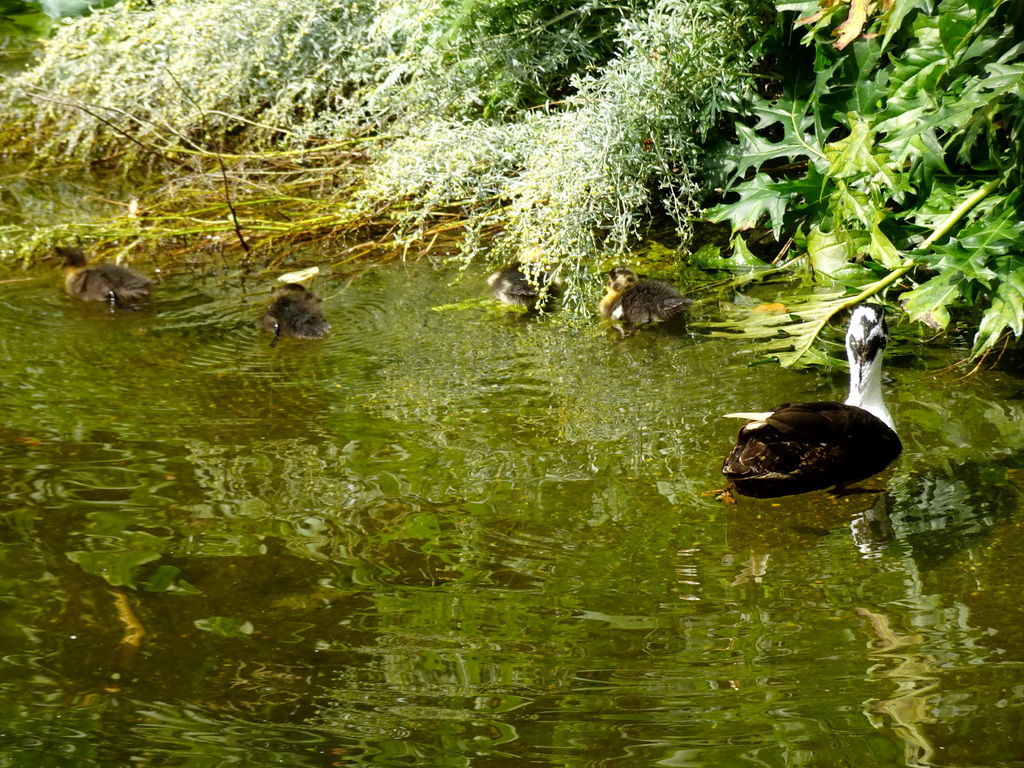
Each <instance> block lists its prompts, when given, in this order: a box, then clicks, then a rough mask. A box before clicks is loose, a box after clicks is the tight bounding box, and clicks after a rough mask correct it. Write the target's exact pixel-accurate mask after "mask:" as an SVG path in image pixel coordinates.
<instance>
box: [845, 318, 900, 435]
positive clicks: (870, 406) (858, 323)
mask: <svg viewBox="0 0 1024 768" xmlns="http://www.w3.org/2000/svg"><path fill="white" fill-rule="evenodd" d="M888 343H889V329H888V328H887V327H886V324H885V310H884V309H883V308H882V307H881V306H880V305H878V304H861V305H859V306H858V307H856V308H855V309H854V310H853V314H852V315H851V316H850V328H849V330H848V331H847V332H846V355H847V359H848V360H849V361H850V396H849V397H848V398H847V399H846V404H847V405H855V406H857V407H859V408H863V409H864V410H866V411H869V412H871V413H873V414H874V415H875V416H877V417H878V418H879V419H881V420H882V421H883V422H885V423H886V424H887V425H888V426H889V428H890V429H893V430H894V431H895V427H894V426H893V420H892V416H891V415H890V414H889V410H888V409H887V408H886V407H885V403H884V402H883V401H882V357H883V355H884V354H885V347H886V345H887V344H888Z"/></svg>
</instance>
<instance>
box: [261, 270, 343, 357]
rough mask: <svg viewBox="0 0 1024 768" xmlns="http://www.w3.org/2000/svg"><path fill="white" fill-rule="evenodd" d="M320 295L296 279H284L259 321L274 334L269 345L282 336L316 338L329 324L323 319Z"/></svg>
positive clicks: (324, 331) (275, 343)
mask: <svg viewBox="0 0 1024 768" xmlns="http://www.w3.org/2000/svg"><path fill="white" fill-rule="evenodd" d="M320 302H321V299H320V298H319V297H317V295H316V294H315V293H313V292H312V291H307V290H306V287H305V286H304V285H302V284H300V283H286V284H285V285H283V286H281V288H280V289H278V291H277V293H275V294H274V298H273V300H272V301H271V302H270V306H269V307H267V311H266V312H265V313H264V315H263V319H262V320H261V321H260V325H262V326H263V329H264V330H266V331H270V332H271V333H273V334H274V340H273V341H272V342H271V344H270V345H271V346H276V345H277V342H278V340H279V339H280V338H281V337H282V336H293V337H295V338H298V339H319V338H321V337H322V336H325V335H326V334H327V331H328V330H330V328H331V326H330V324H329V323H328V322H327V320H325V319H324V310H323V308H322V307H321V306H320Z"/></svg>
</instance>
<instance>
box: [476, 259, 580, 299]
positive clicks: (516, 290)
mask: <svg viewBox="0 0 1024 768" xmlns="http://www.w3.org/2000/svg"><path fill="white" fill-rule="evenodd" d="M527 271H529V274H527ZM487 284H488V285H489V286H491V292H492V293H493V294H494V298H496V299H497V300H498V301H500V302H502V303H504V304H511V305H513V306H517V307H529V308H530V309H541V308H544V307H547V306H548V305H549V304H550V303H551V300H552V299H554V298H555V297H557V296H558V294H559V293H560V292H561V290H562V278H561V277H559V275H558V269H557V268H555V269H549V270H544V269H543V268H537V269H530V268H529V267H525V266H524V264H523V262H521V261H513V262H512V263H511V264H507V265H506V266H504V267H502V268H501V269H499V270H498V271H497V272H495V273H494V274H493V275H491V276H490V277H489V278H487Z"/></svg>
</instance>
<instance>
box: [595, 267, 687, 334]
mask: <svg viewBox="0 0 1024 768" xmlns="http://www.w3.org/2000/svg"><path fill="white" fill-rule="evenodd" d="M605 291H606V293H605V295H604V298H603V299H601V304H600V305H599V308H600V310H601V314H602V315H604V316H605V317H607V318H610V319H611V320H617V321H620V322H625V323H631V324H632V325H647V324H648V323H663V322H665V321H666V320H671V319H672V318H673V317H675V316H676V315H678V314H679V313H680V312H682V311H683V310H684V309H687V308H688V307H689V306H690V305H691V304H693V301H692V300H691V299H688V298H686V297H685V296H683V294H681V293H680V292H679V291H677V290H676V289H675V288H673V287H672V286H671V285H669V284H668V283H665V282H662V281H661V280H640V279H639V278H638V277H637V276H636V273H635V272H634V271H633V270H631V269H627V268H626V267H613V268H612V270H611V271H610V272H609V273H608V284H607V285H606V286H605Z"/></svg>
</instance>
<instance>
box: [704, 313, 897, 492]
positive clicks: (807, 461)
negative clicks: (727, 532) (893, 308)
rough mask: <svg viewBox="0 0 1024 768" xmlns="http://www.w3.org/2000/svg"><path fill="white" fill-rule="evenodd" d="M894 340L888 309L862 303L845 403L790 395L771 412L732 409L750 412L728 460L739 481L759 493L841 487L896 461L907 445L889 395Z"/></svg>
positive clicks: (849, 343)
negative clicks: (886, 369) (885, 360)
mask: <svg viewBox="0 0 1024 768" xmlns="http://www.w3.org/2000/svg"><path fill="white" fill-rule="evenodd" d="M887 343H888V329H887V328H886V325H885V315H884V311H883V309H882V308H881V307H880V306H877V305H875V304H862V305H861V306H859V307H857V308H856V309H855V310H854V311H853V315H852V316H851V317H850V328H849V330H848V331H847V334H846V354H847V358H848V359H849V361H850V395H849V397H848V398H847V399H846V402H845V403H835V402H814V403H786V404H784V405H780V406H779V407H778V408H775V409H774V410H771V411H767V412H765V413H729V414H726V416H728V417H737V418H741V419H747V420H748V423H747V424H745V425H743V426H742V427H741V428H740V433H739V436H738V437H737V438H736V445H735V446H734V447H733V449H732V451H731V452H730V453H729V456H728V457H727V458H726V460H725V463H724V465H723V467H722V472H723V474H724V475H725V476H726V477H727V478H728V479H729V480H730V482H731V484H732V487H733V488H735V489H736V491H737V492H739V493H741V494H743V495H744V496H754V497H756V498H775V497H777V496H789V495H791V494H796V493H804V492H806V491H814V490H820V489H822V488H831V487H833V486H835V487H836V488H837V490H838V489H841V488H842V487H844V486H846V485H848V484H850V483H854V482H857V481H858V480H863V479H865V478H867V477H871V476H872V475H875V474H877V473H879V472H881V471H882V470H883V469H885V468H886V467H887V466H889V464H891V463H892V462H893V461H894V460H895V459H896V457H897V456H899V455H900V452H901V451H902V450H903V445H902V444H901V443H900V439H899V437H898V436H897V435H896V430H895V428H894V426H893V421H892V416H890V415H889V411H888V409H886V407H885V403H883V402H882V355H883V352H884V351H885V347H886V344H887Z"/></svg>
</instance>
